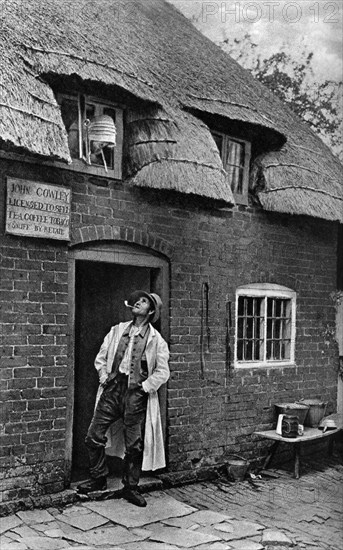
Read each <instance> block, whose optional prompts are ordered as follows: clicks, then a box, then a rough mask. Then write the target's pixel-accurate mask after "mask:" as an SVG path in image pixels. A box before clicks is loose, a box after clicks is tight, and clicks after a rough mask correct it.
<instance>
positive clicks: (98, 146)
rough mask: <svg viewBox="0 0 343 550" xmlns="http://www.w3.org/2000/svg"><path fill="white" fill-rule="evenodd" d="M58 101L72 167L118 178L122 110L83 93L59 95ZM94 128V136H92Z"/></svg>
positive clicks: (121, 136) (121, 138)
mask: <svg viewBox="0 0 343 550" xmlns="http://www.w3.org/2000/svg"><path fill="white" fill-rule="evenodd" d="M58 101H59V104H60V106H61V113H62V119H63V122H64V125H65V127H66V130H67V132H68V144H69V150H70V155H71V157H72V159H73V163H72V167H73V168H75V169H76V170H80V171H88V172H91V173H93V174H97V175H105V174H106V173H107V174H108V175H110V176H112V177H114V178H116V179H121V163H122V144H123V111H122V109H120V108H118V107H116V106H115V105H113V104H107V103H101V102H99V101H98V100H97V99H95V98H92V97H89V96H84V95H82V94H78V95H75V96H73V95H65V94H63V95H62V94H61V95H59V96H58ZM95 126H96V128H95V133H96V135H94V132H93V134H92V129H94V127H95ZM114 142H115V143H114Z"/></svg>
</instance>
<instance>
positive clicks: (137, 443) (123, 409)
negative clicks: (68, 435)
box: [85, 373, 148, 488]
mask: <svg viewBox="0 0 343 550" xmlns="http://www.w3.org/2000/svg"><path fill="white" fill-rule="evenodd" d="M147 403H148V394H147V393H146V392H145V391H144V390H143V388H142V387H141V386H138V385H137V384H135V385H134V386H133V387H128V377H127V376H126V375H125V374H121V373H118V375H117V376H116V377H115V378H114V379H113V380H111V382H110V383H109V384H108V385H107V386H106V387H105V388H104V391H103V393H102V394H101V396H100V399H99V402H98V404H97V407H96V409H95V411H94V415H93V419H92V422H91V424H90V426H89V429H88V433H87V437H86V440H85V442H86V445H87V449H88V454H89V463H90V469H89V472H90V476H91V477H92V478H99V477H105V476H107V475H108V473H109V471H108V467H107V464H106V456H105V446H106V441H107V438H106V435H105V434H106V431H107V430H108V428H109V427H110V425H111V424H112V423H113V422H115V421H116V420H118V419H120V418H122V419H123V424H124V443H125V457H124V469H123V484H124V486H125V487H130V488H135V487H137V485H138V482H139V477H140V473H141V469H142V461H143V449H144V428H145V418H146V409H147Z"/></svg>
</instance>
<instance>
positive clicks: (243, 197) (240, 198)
mask: <svg viewBox="0 0 343 550" xmlns="http://www.w3.org/2000/svg"><path fill="white" fill-rule="evenodd" d="M212 135H213V136H220V137H221V138H222V140H223V141H222V150H221V151H219V155H220V158H221V160H222V162H223V168H224V170H225V172H227V170H226V167H225V166H224V159H225V158H226V156H227V155H226V152H227V148H228V141H230V140H231V141H236V142H238V143H242V144H244V146H245V149H244V167H243V191H242V193H241V194H240V193H235V192H234V191H233V190H232V187H231V183H230V182H229V185H230V187H231V190H232V193H233V196H234V198H235V201H236V203H238V204H244V205H248V191H249V172H250V159H251V142H250V141H248V140H246V139H241V138H237V137H235V136H232V135H229V134H226V133H224V132H219V131H217V130H213V131H212Z"/></svg>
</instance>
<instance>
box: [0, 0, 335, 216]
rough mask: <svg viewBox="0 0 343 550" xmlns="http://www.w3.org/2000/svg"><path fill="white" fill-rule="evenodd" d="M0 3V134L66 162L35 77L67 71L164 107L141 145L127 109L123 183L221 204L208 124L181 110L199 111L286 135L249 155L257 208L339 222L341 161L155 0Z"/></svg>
mask: <svg viewBox="0 0 343 550" xmlns="http://www.w3.org/2000/svg"><path fill="white" fill-rule="evenodd" d="M1 9H2V12H1V15H2V18H3V19H4V23H3V24H2V29H3V31H2V35H1V40H2V44H3V50H4V52H6V57H5V60H4V61H5V71H4V72H5V73H6V75H5V78H4V80H3V83H2V87H3V90H5V95H3V94H2V100H1V101H0V104H2V105H0V109H1V113H0V114H1V115H3V116H2V117H1V122H0V140H2V141H5V142H7V143H9V144H11V145H12V146H13V147H19V148H24V149H26V150H28V151H30V152H31V153H35V154H39V155H42V156H45V157H53V158H59V159H64V160H66V161H69V160H70V159H69V153H68V150H67V140H66V135H65V131H64V128H63V124H62V121H61V117H60V113H59V110H58V107H57V104H56V101H55V99H54V96H53V94H52V92H51V89H50V87H49V85H48V84H47V83H48V82H49V77H50V76H51V75H60V76H63V77H65V76H74V75H76V76H77V77H78V78H79V79H80V80H82V81H83V82H85V83H88V84H89V83H94V84H96V83H98V84H99V83H100V84H102V85H104V86H107V87H109V88H110V87H116V89H118V90H121V91H124V92H127V93H129V94H131V95H132V96H134V97H136V98H138V99H140V100H141V101H142V102H144V105H145V106H149V104H150V105H151V109H152V111H151V113H153V112H154V113H157V115H156V116H157V118H158V117H159V116H160V115H161V113H162V116H165V113H168V114H167V115H166V117H167V118H168V119H169V123H166V124H165V125H164V126H163V124H161V122H156V120H154V121H153V123H152V128H150V130H149V131H150V132H151V133H152V134H153V136H154V138H156V140H155V142H154V143H153V142H152V141H151V143H150V144H147V143H145V144H144V143H142V142H144V141H147V135H146V125H144V122H143V120H144V119H142V118H140V121H139V122H138V120H136V121H135V120H134V119H135V116H136V115H135V114H134V113H133V114H132V117H131V119H130V121H129V126H130V130H129V132H130V140H132V142H131V143H130V151H129V152H128V156H127V158H128V174H129V175H130V177H131V182H132V183H133V184H135V185H145V186H152V187H156V186H157V187H164V188H165V187H167V188H171V189H176V190H182V191H183V192H189V193H194V192H196V193H197V194H201V195H203V196H205V197H212V198H217V199H220V200H225V201H226V202H229V203H232V202H233V201H232V195H231V192H230V191H227V189H226V186H225V181H224V174H223V172H222V166H221V163H220V161H219V159H218V155H217V152H216V151H215V148H213V140H212V138H211V136H210V133H209V130H208V128H207V127H206V126H205V125H204V124H202V123H200V122H199V121H198V120H197V119H195V118H194V117H193V116H191V115H190V114H187V116H186V115H185V113H184V111H185V110H187V111H192V112H193V114H194V113H196V112H203V113H209V114H212V115H215V116H220V117H222V119H223V120H227V126H228V128H230V121H241V123H243V124H244V123H246V124H249V125H256V127H258V128H260V129H261V128H262V129H263V128H265V131H266V132H268V133H269V134H270V133H274V135H275V138H276V140H278V142H279V144H280V146H281V142H282V139H283V141H286V139H287V143H286V145H285V146H283V147H282V148H281V149H280V150H279V151H274V152H273V153H272V154H264V155H263V156H261V157H260V158H259V159H258V163H257V166H258V169H255V175H256V176H257V179H255V184H256V189H257V192H258V196H259V198H260V201H261V204H262V205H263V207H264V208H266V209H270V210H275V211H281V212H288V213H294V214H308V215H312V216H319V217H322V218H327V219H330V220H337V219H339V220H341V221H343V213H342V211H343V208H342V199H343V192H342V185H341V183H340V182H341V181H342V167H341V165H340V164H339V163H338V162H337V161H335V159H334V157H333V156H332V154H331V153H330V151H329V149H328V148H327V147H326V146H325V145H324V144H323V143H322V142H321V140H320V139H319V138H317V137H316V136H315V135H314V134H313V133H312V132H311V130H309V128H307V127H306V125H305V124H304V123H301V122H300V121H299V119H297V117H296V116H295V115H293V114H292V112H291V111H290V109H289V108H287V107H286V106H285V105H284V104H282V103H281V102H280V101H279V100H278V99H277V98H275V97H274V96H273V95H272V94H271V93H270V92H268V90H266V89H265V88H263V86H261V85H260V84H259V83H258V82H257V81H255V80H254V79H253V78H252V77H251V75H250V74H249V73H248V72H247V71H245V70H244V69H242V68H241V67H240V66H239V65H238V64H237V63H236V62H235V61H233V60H232V59H230V58H229V56H227V55H226V54H225V53H224V52H222V51H221V50H220V49H219V48H217V47H216V46H215V45H214V44H213V43H212V42H210V41H209V40H208V39H206V38H205V37H204V36H203V35H201V34H200V33H199V32H198V31H197V30H196V29H195V28H194V27H193V25H192V24H191V23H190V22H189V21H188V20H187V19H186V18H184V17H183V16H182V15H181V14H180V13H179V12H178V11H177V10H176V9H175V8H174V7H173V6H172V5H170V4H168V3H167V2H165V1H164V0H131V1H130V2H126V1H123V2H120V1H116V2H113V1H111V0H94V1H93V2H89V1H88V0H76V1H75V2H72V3H71V2H65V1H60V2H56V0H31V1H30V2H25V1H24V0H22V1H21V2H20V1H19V2H18V0H17V1H16V0H6V1H2V2H1ZM113 89H114V88H113ZM153 105H154V107H155V108H154V109H153ZM156 105H158V106H159V109H160V110H158V109H156ZM39 117H41V118H39ZM138 118H139V117H138ZM151 118H152V119H154V118H155V115H153V114H151ZM38 121H39V122H38ZM162 127H163V129H162ZM138 128H140V129H141V131H142V135H140V133H139V131H138ZM163 132H164V133H163ZM162 135H163V136H164V137H163V139H162V138H161V136H162ZM197 140H199V141H198V144H197ZM162 142H164V143H162ZM130 152H131V153H132V158H131V157H130V154H129V153H130ZM166 170H168V173H169V179H168V177H166ZM318 174H319V178H318ZM316 178H317V179H316ZM314 179H316V182H315V183H314ZM324 197H325V200H324Z"/></svg>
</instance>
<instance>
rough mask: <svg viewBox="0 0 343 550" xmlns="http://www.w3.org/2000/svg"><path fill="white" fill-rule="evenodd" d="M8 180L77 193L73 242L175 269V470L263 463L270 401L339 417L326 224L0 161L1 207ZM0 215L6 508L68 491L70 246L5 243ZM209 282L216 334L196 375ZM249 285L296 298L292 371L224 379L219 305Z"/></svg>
mask: <svg viewBox="0 0 343 550" xmlns="http://www.w3.org/2000/svg"><path fill="white" fill-rule="evenodd" d="M6 176H15V177H22V178H27V179H31V180H35V181H45V182H50V183H52V184H63V185H66V186H68V187H71V189H72V192H73V202H72V239H73V243H82V242H90V241H96V240H116V241H122V242H132V243H135V244H138V245H144V246H146V247H150V248H152V249H154V251H155V252H159V253H163V254H165V255H166V256H167V257H168V259H169V260H170V268H171V271H170V342H169V343H170V351H171V372H172V374H171V379H170V382H169V386H168V447H167V453H168V463H169V472H171V473H172V472H180V471H185V470H186V471H189V472H193V471H196V470H199V469H201V468H202V467H208V466H211V465H214V464H220V463H222V462H225V459H226V457H227V455H228V454H229V453H238V454H242V455H244V456H246V457H249V458H258V457H259V456H261V455H262V454H263V453H264V452H265V445H266V444H265V442H260V441H259V440H258V439H257V438H256V436H254V435H253V432H254V431H255V430H256V429H263V428H265V429H266V428H268V427H272V422H273V420H274V413H273V406H272V404H273V403H275V402H277V401H280V400H282V401H285V400H289V399H291V400H294V399H298V398H301V397H305V398H309V397H321V398H323V399H326V400H327V401H329V403H330V408H329V411H330V410H333V409H334V408H335V399H336V384H337V371H336V369H337V364H336V363H337V349H336V345H335V343H334V341H333V338H332V331H333V327H334V314H335V312H334V301H333V299H331V296H330V295H331V293H332V292H334V291H335V283H336V259H335V254H336V227H335V225H334V224H330V223H326V222H322V221H320V220H312V219H310V218H308V219H307V218H305V217H296V216H294V217H290V216H280V215H277V214H271V213H266V212H262V211H260V210H258V209H256V208H245V207H239V208H235V209H229V210H218V209H215V208H214V205H213V204H211V203H209V202H208V201H203V200H201V199H196V198H190V197H186V196H178V195H176V194H173V193H168V192H157V191H152V190H146V189H137V188H127V187H125V186H123V185H122V184H119V183H116V182H109V185H107V182H106V180H103V179H97V178H90V177H86V176H84V175H81V174H76V173H73V172H69V171H66V170H55V169H53V168H49V167H46V168H44V167H42V166H40V167H38V166H36V165H34V164H29V163H26V164H22V165H20V164H19V163H17V162H14V161H11V162H10V161H8V162H5V161H2V163H1V179H2V184H3V185H2V191H1V193H2V195H1V199H2V202H3V199H4V192H3V189H4V184H5V178H6ZM4 211H5V209H4V207H2V209H1V214H0V216H1V219H0V224H1V225H0V228H1V229H0V231H1V242H2V255H3V256H2V276H1V301H2V309H1V312H2V323H3V325H2V336H3V341H2V352H1V356H2V365H1V377H2V388H3V391H4V398H5V405H4V409H3V410H4V414H3V415H2V416H3V420H2V422H3V424H2V451H1V466H2V467H3V468H4V469H3V470H2V471H3V474H2V477H3V479H2V484H3V489H4V491H3V500H4V501H5V502H8V501H18V500H19V499H27V498H29V497H32V496H35V495H37V494H47V493H52V492H55V491H58V490H60V489H61V488H62V487H63V485H64V472H65V462H64V455H65V437H66V432H65V430H66V400H67V395H68V394H67V387H66V376H67V370H68V368H70V367H68V360H67V355H68V343H69V339H68V333H69V330H70V326H69V324H68V322H69V321H68V278H67V277H68V272H67V270H68V263H67V262H68V246H67V245H66V244H65V243H62V242H58V241H48V240H42V239H27V238H18V237H14V236H10V235H8V236H5V235H4V219H3V216H4ZM204 282H207V283H208V285H209V293H210V294H209V295H210V307H209V325H210V332H211V338H210V348H209V352H208V353H206V354H205V369H204V376H203V378H202V376H201V368H200V331H201V288H202V283H204ZM252 282H254V283H258V282H272V283H276V284H280V285H285V286H287V287H290V288H292V289H293V290H295V291H296V292H297V337H296V366H295V367H285V368H274V369H273V368H271V369H259V370H252V369H248V370H242V369H240V370H232V369H231V370H230V372H228V369H227V366H226V363H225V353H226V351H225V302H226V299H229V300H231V301H232V302H233V304H234V300H235V289H236V287H237V286H239V285H242V284H246V283H252ZM233 313H234V312H233Z"/></svg>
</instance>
